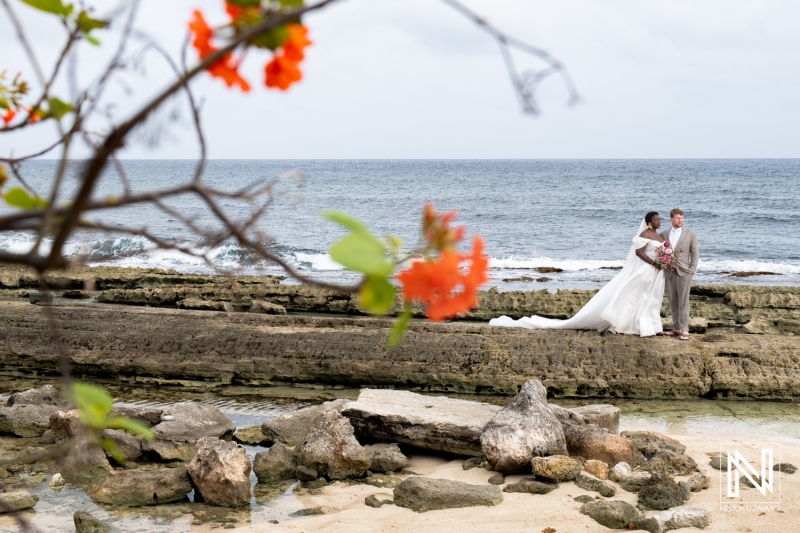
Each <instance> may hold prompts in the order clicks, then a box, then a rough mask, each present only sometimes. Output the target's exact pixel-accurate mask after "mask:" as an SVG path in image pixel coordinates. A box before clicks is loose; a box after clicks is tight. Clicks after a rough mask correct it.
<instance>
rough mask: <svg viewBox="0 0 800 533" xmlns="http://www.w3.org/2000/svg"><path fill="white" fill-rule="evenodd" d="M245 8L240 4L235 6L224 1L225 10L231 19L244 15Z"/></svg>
mask: <svg viewBox="0 0 800 533" xmlns="http://www.w3.org/2000/svg"><path fill="white" fill-rule="evenodd" d="M246 10H247V8H245V7H242V6H235V5H233V4H231V3H229V2H225V11H227V12H228V15H229V16H230V17H231V20H236V19H238V18H239V17H241V16H242V15H244V13H245V11H246Z"/></svg>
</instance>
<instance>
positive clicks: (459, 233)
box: [422, 202, 466, 252]
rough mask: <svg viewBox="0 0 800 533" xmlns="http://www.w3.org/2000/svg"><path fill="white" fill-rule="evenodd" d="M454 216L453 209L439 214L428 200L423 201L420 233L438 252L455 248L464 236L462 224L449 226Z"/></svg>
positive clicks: (464, 229)
mask: <svg viewBox="0 0 800 533" xmlns="http://www.w3.org/2000/svg"><path fill="white" fill-rule="evenodd" d="M454 218H456V212H455V211H448V212H447V213H445V214H443V215H441V216H439V215H438V214H437V213H436V209H434V207H433V205H432V204H431V203H430V202H426V203H425V211H424V215H423V217H422V233H423V234H424V235H425V238H426V239H427V240H428V243H429V245H430V247H431V248H433V249H434V250H438V251H440V252H445V251H453V250H455V249H456V245H457V244H458V243H459V242H461V240H462V239H463V238H464V232H465V231H466V228H465V227H464V226H458V227H457V228H451V227H450V222H452V221H453V219H454Z"/></svg>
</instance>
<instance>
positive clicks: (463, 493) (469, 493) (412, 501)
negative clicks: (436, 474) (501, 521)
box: [394, 477, 503, 513]
mask: <svg viewBox="0 0 800 533" xmlns="http://www.w3.org/2000/svg"><path fill="white" fill-rule="evenodd" d="M502 501H503V494H502V492H500V487H497V486H495V485H470V484H469V483H463V482H461V481H451V480H449V479H429V478H422V477H409V478H407V479H406V480H404V481H403V482H402V483H400V484H399V485H398V486H397V487H395V488H394V503H395V505H399V506H400V507H406V508H408V509H413V510H414V511H417V512H418V513H422V512H425V511H432V510H435V509H452V508H456V507H475V506H480V505H484V506H492V505H497V504H498V503H500V502H502Z"/></svg>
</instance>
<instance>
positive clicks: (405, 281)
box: [397, 208, 489, 322]
mask: <svg viewBox="0 0 800 533" xmlns="http://www.w3.org/2000/svg"><path fill="white" fill-rule="evenodd" d="M426 212H427V208H426ZM463 261H469V262H470V264H469V269H468V270H467V271H466V272H463V271H462V270H461V268H460V266H461V263H462V262H463ZM488 267H489V258H488V257H487V256H485V255H483V241H482V240H481V239H480V237H474V238H473V240H472V252H471V253H470V254H458V253H456V252H453V251H445V252H442V253H441V254H440V256H439V258H438V259H435V260H434V259H426V260H417V261H414V262H413V263H412V264H411V266H410V267H409V268H407V269H405V270H402V271H400V272H399V273H398V274H397V281H398V282H400V284H401V285H402V286H403V298H404V299H405V301H407V302H411V301H413V300H419V301H422V302H424V303H426V304H428V308H427V311H426V315H427V316H428V318H429V319H431V320H432V321H434V322H439V321H441V320H444V319H445V318H452V317H455V316H458V315H460V314H463V313H466V312H467V311H469V310H470V309H472V308H473V307H475V306H476V305H477V304H478V288H479V287H480V286H481V285H483V284H484V283H486V282H487V281H489V278H488V276H487V275H486V271H487V269H488ZM459 287H460V288H461V290H460V292H454V291H455V290H457V289H458V288H459Z"/></svg>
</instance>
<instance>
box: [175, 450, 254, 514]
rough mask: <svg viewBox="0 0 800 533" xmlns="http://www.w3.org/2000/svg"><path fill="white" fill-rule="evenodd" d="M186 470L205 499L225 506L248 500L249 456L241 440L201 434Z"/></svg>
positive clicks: (232, 505)
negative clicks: (220, 438)
mask: <svg viewBox="0 0 800 533" xmlns="http://www.w3.org/2000/svg"><path fill="white" fill-rule="evenodd" d="M188 470H189V475H190V476H191V478H192V482H193V483H194V485H195V487H197V490H198V491H199V492H200V495H201V496H202V497H203V499H204V500H205V501H207V502H208V503H210V504H212V505H222V506H225V507H238V506H242V505H248V504H249V503H250V460H249V459H248V458H247V452H246V451H245V449H244V447H243V446H242V445H241V444H237V443H235V442H229V441H223V440H219V439H218V438H216V437H203V438H202V439H200V440H198V441H197V453H195V456H194V457H193V458H192V462H191V463H189V468H188Z"/></svg>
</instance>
